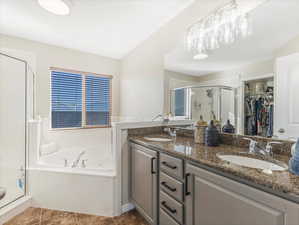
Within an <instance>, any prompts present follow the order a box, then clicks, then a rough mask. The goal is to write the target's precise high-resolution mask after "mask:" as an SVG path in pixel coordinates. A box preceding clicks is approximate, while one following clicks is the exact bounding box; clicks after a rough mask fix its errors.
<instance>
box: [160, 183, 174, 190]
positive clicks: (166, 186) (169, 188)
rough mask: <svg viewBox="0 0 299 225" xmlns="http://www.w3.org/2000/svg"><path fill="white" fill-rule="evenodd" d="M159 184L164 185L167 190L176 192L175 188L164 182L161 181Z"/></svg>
mask: <svg viewBox="0 0 299 225" xmlns="http://www.w3.org/2000/svg"><path fill="white" fill-rule="evenodd" d="M161 184H162V186H164V187H165V188H167V189H168V190H170V191H172V192H176V188H173V187H170V186H169V185H168V184H167V183H166V182H164V181H163V182H162V183H161Z"/></svg>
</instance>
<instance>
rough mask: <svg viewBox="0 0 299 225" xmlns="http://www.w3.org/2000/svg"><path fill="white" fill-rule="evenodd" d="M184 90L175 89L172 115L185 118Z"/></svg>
mask: <svg viewBox="0 0 299 225" xmlns="http://www.w3.org/2000/svg"><path fill="white" fill-rule="evenodd" d="M185 92H186V89H177V90H175V92H174V99H175V103H174V107H175V108H174V115H175V116H185V115H186V97H185V96H186V93H185Z"/></svg>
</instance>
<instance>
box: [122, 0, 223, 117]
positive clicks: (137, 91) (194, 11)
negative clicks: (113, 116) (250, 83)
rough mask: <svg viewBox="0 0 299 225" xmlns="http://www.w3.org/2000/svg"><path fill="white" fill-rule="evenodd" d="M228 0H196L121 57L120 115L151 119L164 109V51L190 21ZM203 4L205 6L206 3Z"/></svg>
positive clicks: (181, 36)
mask: <svg viewBox="0 0 299 225" xmlns="http://www.w3.org/2000/svg"><path fill="white" fill-rule="evenodd" d="M224 2H227V1H225V0H196V1H194V3H193V4H191V5H190V6H189V7H188V8H186V9H184V10H183V11H182V12H181V13H180V14H179V15H178V16H177V17H175V18H174V19H172V20H171V21H170V22H168V23H167V24H166V25H164V26H163V27H161V28H160V30H159V31H158V32H156V33H154V34H153V35H152V36H151V37H150V38H149V39H147V40H146V41H144V42H143V43H142V44H140V45H139V46H138V47H137V48H136V49H134V50H133V51H132V52H131V53H130V54H128V55H127V56H126V57H125V58H124V59H123V61H122V67H121V74H122V82H121V115H122V116H124V117H129V118H141V119H150V118H152V117H153V116H155V115H157V114H159V113H162V112H163V108H164V107H163V104H164V99H163V96H164V86H163V82H164V65H163V64H164V63H163V62H164V55H165V54H166V53H168V52H169V51H170V50H171V49H173V48H174V47H175V46H176V44H177V43H178V42H179V40H182V38H183V35H184V34H185V31H186V29H187V27H188V26H190V24H192V23H194V22H195V21H197V20H198V19H200V18H201V17H203V16H205V15H207V14H208V13H209V12H210V11H212V10H213V9H215V8H216V7H217V6H220V5H222V4H223V3H224ZM203 5H204V7H203Z"/></svg>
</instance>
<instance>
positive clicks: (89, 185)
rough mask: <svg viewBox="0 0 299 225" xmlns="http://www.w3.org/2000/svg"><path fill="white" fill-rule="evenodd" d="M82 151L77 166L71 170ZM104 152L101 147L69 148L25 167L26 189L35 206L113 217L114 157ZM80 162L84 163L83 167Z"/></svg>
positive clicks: (42, 157)
mask: <svg viewBox="0 0 299 225" xmlns="http://www.w3.org/2000/svg"><path fill="white" fill-rule="evenodd" d="M83 151H84V152H85V154H84V155H83V156H82V157H81V159H80V162H79V163H78V166H77V167H75V168H72V164H73V162H74V161H75V160H76V159H77V158H78V155H79V154H80V153H81V152H83ZM107 152H109V151H105V152H104V151H103V152H101V148H84V147H71V148H62V149H59V150H58V151H57V152H54V153H52V154H47V155H43V156H41V157H39V159H38V161H37V163H36V164H35V165H34V166H31V167H29V168H28V183H29V184H30V185H29V187H28V190H29V195H30V196H33V200H34V206H36V207H42V208H48V209H54V210H63V211H70V212H77V213H86V214H92V215H98V216H114V215H115V199H114V196H115V191H116V188H115V186H116V185H115V182H116V172H115V171H116V170H115V163H114V160H113V157H112V155H111V154H108V153H107ZM82 160H85V161H86V163H85V166H82ZM65 162H67V163H65Z"/></svg>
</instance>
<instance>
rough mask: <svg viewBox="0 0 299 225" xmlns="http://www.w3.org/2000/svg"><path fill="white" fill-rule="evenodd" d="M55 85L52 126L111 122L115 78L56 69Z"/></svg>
mask: <svg viewBox="0 0 299 225" xmlns="http://www.w3.org/2000/svg"><path fill="white" fill-rule="evenodd" d="M51 85H52V87H51V92H52V94H51V97H52V104H51V106H52V107H51V109H52V110H51V111H52V112H51V113H52V128H76V127H78V128H80V127H97V126H99V127H107V126H110V117H111V90H110V89H111V78H108V77H101V76H99V75H92V74H76V73H68V72H60V71H52V72H51ZM83 100H84V101H83Z"/></svg>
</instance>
